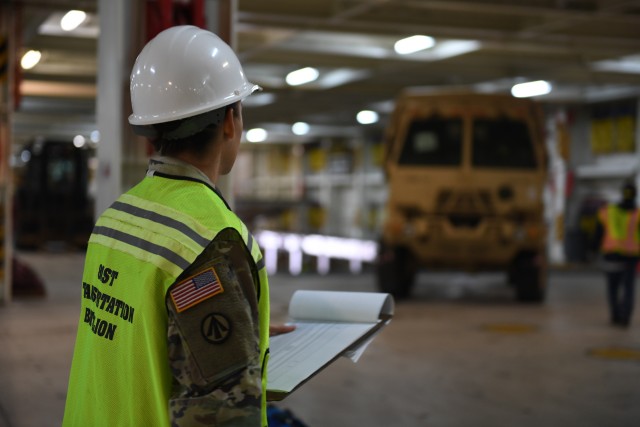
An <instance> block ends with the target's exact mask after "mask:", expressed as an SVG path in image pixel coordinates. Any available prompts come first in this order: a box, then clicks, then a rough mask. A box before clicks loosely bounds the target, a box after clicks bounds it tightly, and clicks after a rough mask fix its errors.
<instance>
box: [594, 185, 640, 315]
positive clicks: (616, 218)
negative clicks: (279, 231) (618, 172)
mask: <svg viewBox="0 0 640 427" xmlns="http://www.w3.org/2000/svg"><path fill="white" fill-rule="evenodd" d="M636 195H637V189H636V186H635V184H634V183H633V182H630V181H626V182H625V183H624V185H623V186H622V199H621V200H620V201H619V202H618V203H610V204H607V205H605V206H603V207H602V208H601V209H600V211H599V212H598V238H599V241H600V252H601V253H602V256H603V259H604V266H605V267H604V270H605V274H606V277H607V297H608V303H609V312H610V315H611V322H612V323H613V324H614V325H616V326H621V327H628V326H629V324H630V322H631V315H632V313H633V306H634V298H635V296H634V291H635V279H636V267H637V265H638V260H639V259H640V209H638V206H637V204H636Z"/></svg>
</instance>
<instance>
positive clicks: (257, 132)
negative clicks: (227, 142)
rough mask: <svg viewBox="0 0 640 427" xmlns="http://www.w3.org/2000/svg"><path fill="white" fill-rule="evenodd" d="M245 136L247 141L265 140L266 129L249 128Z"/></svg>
mask: <svg viewBox="0 0 640 427" xmlns="http://www.w3.org/2000/svg"><path fill="white" fill-rule="evenodd" d="M246 137H247V141H249V142H264V141H266V140H267V131H266V130H264V129H262V128H253V129H249V130H248V131H247V135H246Z"/></svg>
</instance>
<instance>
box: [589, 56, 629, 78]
mask: <svg viewBox="0 0 640 427" xmlns="http://www.w3.org/2000/svg"><path fill="white" fill-rule="evenodd" d="M591 66H592V67H593V69H595V70H597V71H608V72H614V73H629V74H640V55H629V56H623V57H621V58H618V59H614V60H608V61H597V62H594V63H593V64H592V65H591Z"/></svg>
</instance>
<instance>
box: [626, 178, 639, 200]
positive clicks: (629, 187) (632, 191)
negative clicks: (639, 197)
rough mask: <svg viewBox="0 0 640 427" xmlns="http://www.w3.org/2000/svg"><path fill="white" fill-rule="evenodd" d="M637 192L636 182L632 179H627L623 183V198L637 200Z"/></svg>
mask: <svg viewBox="0 0 640 427" xmlns="http://www.w3.org/2000/svg"><path fill="white" fill-rule="evenodd" d="M636 194H637V189H636V184H635V183H634V182H633V181H631V180H626V181H625V182H624V183H623V185H622V198H623V199H627V200H635V198H636Z"/></svg>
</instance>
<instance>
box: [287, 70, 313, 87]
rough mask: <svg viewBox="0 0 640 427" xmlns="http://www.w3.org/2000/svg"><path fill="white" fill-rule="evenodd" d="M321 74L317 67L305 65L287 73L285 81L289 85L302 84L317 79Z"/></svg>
mask: <svg viewBox="0 0 640 427" xmlns="http://www.w3.org/2000/svg"><path fill="white" fill-rule="evenodd" d="M319 75H320V73H319V72H318V70H316V69H315V68H313V67H305V68H301V69H299V70H296V71H292V72H290V73H289V74H287V77H286V79H285V81H286V82H287V84H288V85H289V86H300V85H303V84H305V83H309V82H312V81H314V80H316V79H317V78H318V76H319Z"/></svg>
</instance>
